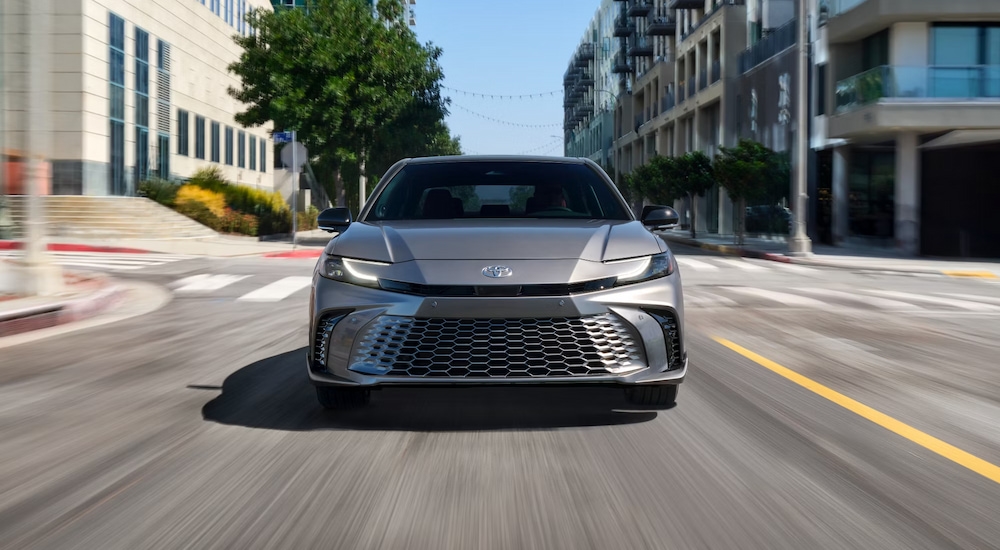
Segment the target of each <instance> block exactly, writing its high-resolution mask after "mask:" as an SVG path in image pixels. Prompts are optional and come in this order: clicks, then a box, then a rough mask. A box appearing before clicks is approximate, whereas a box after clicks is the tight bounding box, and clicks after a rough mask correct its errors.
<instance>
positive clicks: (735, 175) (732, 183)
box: [714, 139, 787, 200]
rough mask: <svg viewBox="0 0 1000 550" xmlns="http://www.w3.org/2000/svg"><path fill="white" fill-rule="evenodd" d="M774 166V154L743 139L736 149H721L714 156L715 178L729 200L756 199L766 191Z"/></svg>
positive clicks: (774, 171) (775, 166)
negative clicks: (726, 193) (727, 194)
mask: <svg viewBox="0 0 1000 550" xmlns="http://www.w3.org/2000/svg"><path fill="white" fill-rule="evenodd" d="M777 165H778V158H777V155H776V154H775V153H774V151H772V150H770V149H768V148H767V147H764V146H763V145H761V144H760V143H757V142H756V141H752V140H748V139H744V140H740V142H739V144H737V145H736V147H733V148H728V147H723V148H722V149H721V152H720V153H719V154H718V155H717V156H716V157H715V162H714V168H715V177H716V179H717V180H718V182H719V184H720V185H722V187H724V188H725V189H726V191H727V192H728V193H729V197H730V198H731V199H733V200H755V199H757V198H759V197H761V196H763V195H764V194H765V193H766V192H767V189H768V185H769V182H770V181H771V180H772V178H774V177H775V174H776V173H777ZM786 183H787V182H786Z"/></svg>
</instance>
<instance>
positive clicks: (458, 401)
mask: <svg viewBox="0 0 1000 550" xmlns="http://www.w3.org/2000/svg"><path fill="white" fill-rule="evenodd" d="M305 360H306V349H305V348H301V349H297V350H295V351H290V352H287V353H282V354H280V355H275V356H273V357H269V358H267V359H264V360H261V361H257V362H256V363H253V364H251V365H247V366H245V367H243V368H241V369H239V370H238V371H236V372H234V373H233V374H231V375H230V376H229V377H227V378H226V380H225V382H224V383H223V385H222V393H221V394H220V395H219V396H218V397H216V398H215V399H213V400H212V401H210V402H208V403H207V404H205V406H204V407H203V408H202V416H203V417H204V419H205V420H207V421H210V422H217V423H219V424H227V425H234V426H244V427H249V428H263V429H269V430H286V431H312V430H389V431H415V432H428V431H481V430H549V429H558V428H570V427H587V426H611V425H622V424H635V423H640V422H648V421H650V420H653V419H654V418H656V416H657V413H656V411H655V410H648V409H644V410H636V408H635V406H632V405H629V404H627V403H626V402H625V399H624V392H623V391H622V390H620V389H618V388H602V387H549V388H546V387H513V386H492V387H484V386H479V387H468V388H467V387H456V388H387V389H384V390H381V391H374V392H372V399H371V403H370V404H369V405H368V406H367V407H365V408H362V409H357V410H350V411H327V410H325V409H323V408H322V407H320V405H319V403H318V402H317V401H316V392H315V390H314V389H313V386H312V385H311V384H310V382H309V380H308V378H307V376H306V373H305V368H306V367H305ZM657 410H663V409H657Z"/></svg>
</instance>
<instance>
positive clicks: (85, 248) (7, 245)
mask: <svg viewBox="0 0 1000 550" xmlns="http://www.w3.org/2000/svg"><path fill="white" fill-rule="evenodd" d="M22 248H24V243H23V242H22V241H0V250H20V249H22ZM46 248H47V249H48V250H49V252H106V253H115V254H153V252H150V251H148V250H140V249H138V248H123V247H118V246H95V245H88V244H67V243H49V244H48V246H47V247H46Z"/></svg>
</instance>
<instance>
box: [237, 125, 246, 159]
mask: <svg viewBox="0 0 1000 550" xmlns="http://www.w3.org/2000/svg"><path fill="white" fill-rule="evenodd" d="M246 160H247V137H246V134H244V133H243V132H242V131H240V132H238V133H237V134H236V166H239V167H240V168H246V166H247V163H246Z"/></svg>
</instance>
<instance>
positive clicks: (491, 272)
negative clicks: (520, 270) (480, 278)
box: [483, 265, 514, 279]
mask: <svg viewBox="0 0 1000 550" xmlns="http://www.w3.org/2000/svg"><path fill="white" fill-rule="evenodd" d="M513 274H514V270H513V269H511V268H509V267H507V266H505V265H491V266H488V267H484V268H483V275H486V276H487V277H492V278H494V279H499V278H500V277H510V276H511V275H513Z"/></svg>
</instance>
